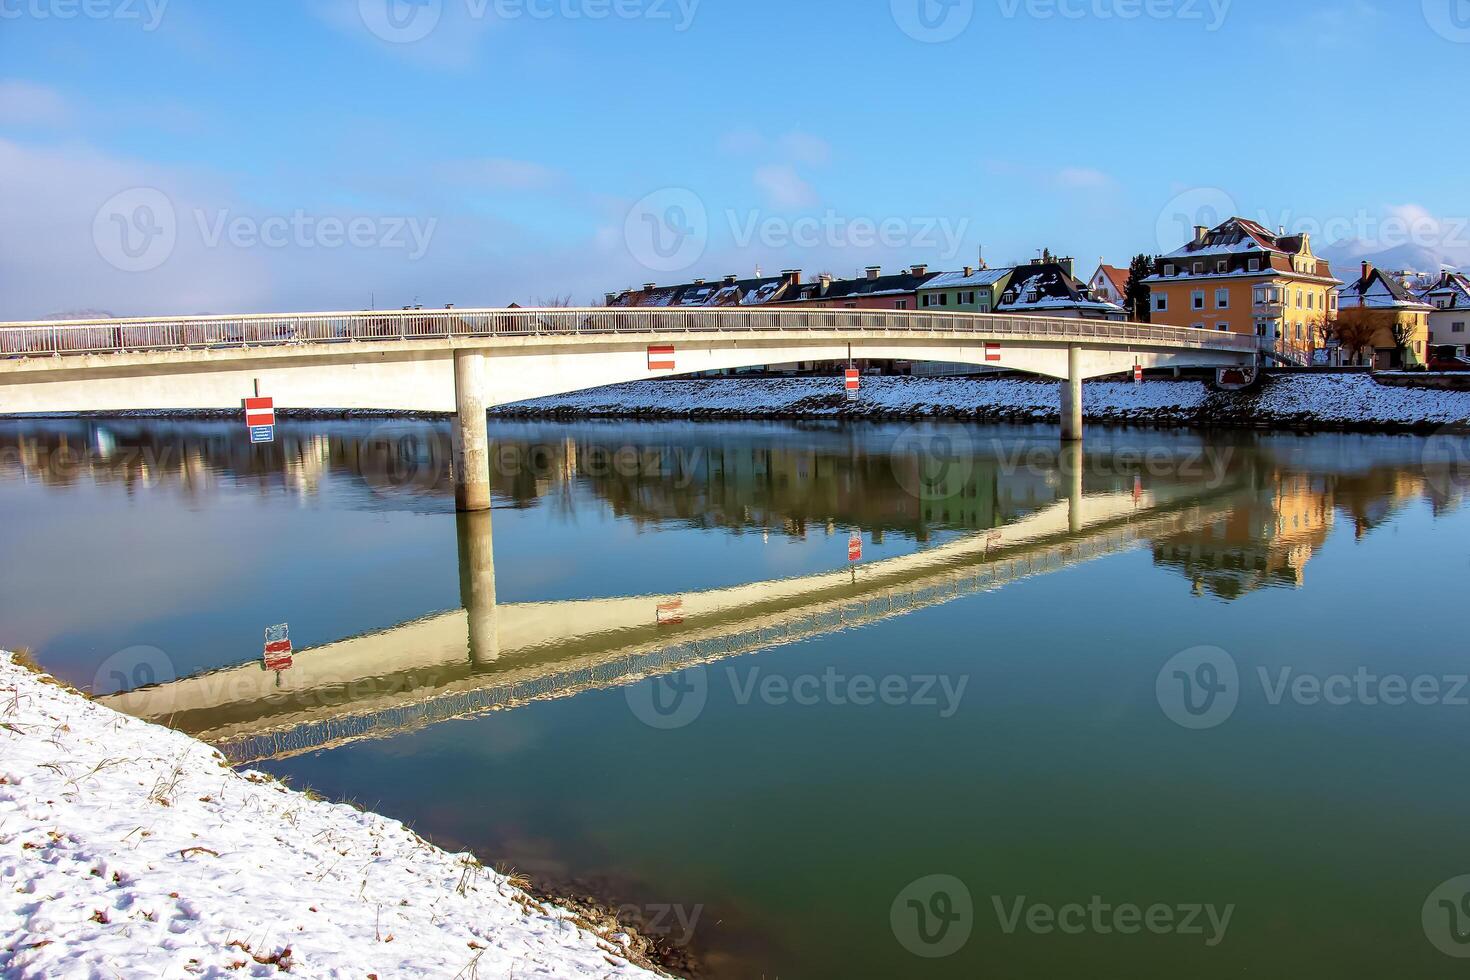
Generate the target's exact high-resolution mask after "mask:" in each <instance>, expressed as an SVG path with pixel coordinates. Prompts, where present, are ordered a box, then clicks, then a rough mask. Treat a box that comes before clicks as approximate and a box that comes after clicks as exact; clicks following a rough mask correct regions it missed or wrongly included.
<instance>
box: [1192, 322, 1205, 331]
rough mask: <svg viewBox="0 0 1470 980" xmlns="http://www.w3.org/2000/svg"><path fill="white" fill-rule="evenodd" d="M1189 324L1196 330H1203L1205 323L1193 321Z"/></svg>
mask: <svg viewBox="0 0 1470 980" xmlns="http://www.w3.org/2000/svg"><path fill="white" fill-rule="evenodd" d="M1190 326H1192V327H1193V328H1194V329H1196V330H1203V329H1204V328H1205V325H1204V324H1203V323H1193V324H1190Z"/></svg>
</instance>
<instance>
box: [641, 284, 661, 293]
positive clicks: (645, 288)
mask: <svg viewBox="0 0 1470 980" xmlns="http://www.w3.org/2000/svg"><path fill="white" fill-rule="evenodd" d="M657 288H658V283H656V282H645V283H644V284H643V291H644V292H645V293H651V292H653V291H654V290H655V289H657Z"/></svg>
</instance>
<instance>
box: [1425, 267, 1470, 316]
mask: <svg viewBox="0 0 1470 980" xmlns="http://www.w3.org/2000/svg"><path fill="white" fill-rule="evenodd" d="M1419 298H1420V299H1422V300H1424V301H1425V302H1427V303H1428V304H1429V305H1430V306H1433V307H1434V308H1435V309H1445V310H1470V277H1466V276H1465V275H1463V274H1462V273H1459V272H1446V273H1444V274H1443V275H1441V276H1440V277H1439V281H1438V282H1437V283H1435V284H1434V285H1433V286H1431V287H1429V288H1428V289H1427V290H1425V291H1424V292H1423V293H1421V294H1420V296H1419ZM1440 300H1448V301H1449V302H1448V303H1447V304H1445V305H1444V306H1441V305H1440V303H1439V301H1440Z"/></svg>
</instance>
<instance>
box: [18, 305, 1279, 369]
mask: <svg viewBox="0 0 1470 980" xmlns="http://www.w3.org/2000/svg"><path fill="white" fill-rule="evenodd" d="M831 330H864V331H874V332H880V333H885V332H892V333H928V334H934V333H944V334H954V333H962V334H963V333H972V334H975V335H977V337H978V336H983V337H1017V338H1024V339H1030V340H1042V341H1047V340H1049V341H1063V340H1066V341H1080V342H1087V341H1092V342H1100V343H1120V342H1121V343H1127V342H1139V343H1146V344H1159V345H1167V346H1171V347H1183V348H1192V349H1198V350H1221V351H1235V352H1241V353H1249V352H1254V351H1255V350H1256V338H1255V337H1253V336H1243V335H1238V334H1231V333H1219V332H1205V331H1202V330H1197V329H1190V328H1187V327H1167V326H1158V325H1153V324H1147V323H1122V322H1118V321H1110V320H1085V319H1061V318H1052V317H1033V316H999V315H995V314H986V313H931V312H922V313H921V312H909V311H904V310H832V309H779V310H776V309H703V308H701V309H689V310H649V309H632V310H619V309H603V308H594V309H544V310H384V311H376V312H353V313H280V314H276V313H270V314H251V315H246V316H196V317H164V318H152V319H113V320H72V321H35V322H21V323H0V355H3V356H11V357H15V356H29V355H59V354H102V353H116V352H121V351H145V350H173V349H211V348H219V347H264V346H277V345H291V344H329V343H349V342H352V341H373V342H383V341H395V340H396V341H408V340H444V339H455V338H476V337H486V338H490V337H527V336H557V335H605V334H700V333H723V332H770V331H790V332H793V333H800V332H815V331H831Z"/></svg>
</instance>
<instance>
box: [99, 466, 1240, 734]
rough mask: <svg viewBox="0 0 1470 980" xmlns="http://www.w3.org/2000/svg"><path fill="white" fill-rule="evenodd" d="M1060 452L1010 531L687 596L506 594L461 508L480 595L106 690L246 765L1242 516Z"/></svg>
mask: <svg viewBox="0 0 1470 980" xmlns="http://www.w3.org/2000/svg"><path fill="white" fill-rule="evenodd" d="M1060 453H1061V457H1060V459H1059V460H1058V463H1059V465H1058V474H1057V475H1058V476H1060V477H1061V478H1062V479H1063V481H1064V486H1065V488H1066V491H1067V492H1066V496H1065V497H1064V498H1063V499H1061V500H1058V501H1057V502H1055V503H1053V504H1051V505H1049V506H1045V507H1043V508H1041V509H1039V510H1036V511H1034V512H1033V513H1030V514H1028V515H1027V516H1025V517H1022V518H1020V519H1018V520H1015V521H1014V522H1012V523H1010V524H1007V525H1005V526H1003V527H999V528H994V529H990V530H985V531H980V532H976V533H973V534H970V535H968V536H965V537H962V538H960V539H959V540H956V541H952V542H949V543H946V544H942V545H938V546H935V547H931V548H928V549H924V550H921V551H918V552H916V553H914V554H909V555H904V556H901V557H896V558H889V559H885V560H882V561H877V562H872V563H869V564H858V565H855V566H852V567H847V568H841V569H835V570H833V571H830V572H824V573H819V574H813V575H807V576H802V577H798V578H790V579H778V580H772V581H763V582H754V583H749V584H744V585H738V586H734V587H727V588H719V589H712V590H708V591H702V592H693V593H688V594H683V595H644V596H630V597H623V598H609V599H585V600H574V601H562V602H529V603H499V602H497V601H496V591H495V561H494V548H493V530H492V517H491V514H490V513H489V512H484V513H478V514H461V515H458V518H457V520H458V523H457V528H458V535H459V542H458V555H459V564H460V593H461V598H462V603H463V608H461V609H458V610H454V611H450V612H445V613H442V614H438V615H434V616H430V617H427V618H424V619H420V620H416V621H413V622H408V623H404V624H401V625H399V626H395V627H393V628H390V629H386V630H380V631H376V632H373V633H369V634H366V635H363V636H357V637H352V638H350V639H345V640H341V641H339V642H336V643H331V644H328V645H325V646H321V647H318V648H315V649H308V650H302V651H300V652H298V654H297V656H296V658H295V662H294V665H293V666H292V668H291V669H290V670H288V671H283V672H279V673H276V672H271V671H268V670H266V669H265V668H264V666H263V664H261V663H259V662H252V663H248V664H243V665H240V666H237V667H233V668H227V669H224V670H218V671H213V672H209V673H206V674H201V675H197V676H194V677H188V678H183V679H181V680H177V681H173V682H170V683H168V684H164V685H159V686H155V687H150V688H144V689H141V690H137V691H131V692H124V693H120V694H116V695H111V696H109V697H107V698H104V699H103V700H104V701H105V702H106V703H109V704H111V705H112V706H114V707H116V708H119V709H120V710H123V711H125V712H128V713H130V714H134V715H137V716H140V717H143V718H147V719H149V720H154V721H159V722H165V723H168V724H171V725H173V726H175V727H177V728H180V729H182V730H184V731H188V732H190V733H192V734H195V735H197V736H199V737H201V738H203V739H205V740H206V741H209V742H212V743H214V744H216V745H218V746H219V747H220V748H221V750H222V751H223V752H224V753H225V755H226V756H227V757H228V758H229V759H230V760H231V761H232V762H235V763H248V762H255V761H260V760H264V759H270V758H281V757H284V756H290V755H294V754H297V753H301V752H307V751H316V750H319V749H324V748H330V747H332V746H335V745H340V744H343V743H346V742H350V741H353V740H356V739H360V738H367V737H381V736H386V735H391V734H397V733H400V732H404V731H409V730H414V729H417V728H422V727H424V726H427V725H432V724H435V723H437V722H441V721H445V720H448V719H452V718H457V717H463V716H466V715H471V714H474V713H476V712H481V711H488V710H499V709H507V708H512V707H515V706H517V705H521V704H525V703H527V702H530V701H536V700H543V699H549V698H559V697H566V696H569V695H572V694H576V693H578V692H580V691H584V690H589V689H595V688H606V687H614V686H620V685H625V684H629V683H634V682H637V681H639V680H642V679H644V678H647V677H650V676H655V675H660V674H666V673H670V672H674V671H678V670H682V669H684V668H687V667H691V666H694V665H698V664H707V663H710V662H713V661H716V660H720V659H723V658H726V657H733V656H738V655H742V654H749V653H753V652H756V651H760V650H765V649H769V648H772V647H777V646H781V645H783V644H788V643H793V642H796V641H799V640H803V639H807V638H809V637H816V636H821V635H824V634H828V633H832V632H836V631H839V630H844V629H852V628H857V627H860V626H863V625H866V624H869V623H873V622H877V621H879V620H882V619H887V618H889V617H893V616H900V615H904V614H906V613H909V612H913V611H915V610H918V609H923V608H925V607H928V606H932V605H935V604H938V603H943V602H948V601H950V600H952V599H955V598H958V597H961V596H965V595H970V594H973V593H976V592H983V591H989V590H995V589H999V588H1002V587H1004V586H1006V585H1008V584H1010V583H1012V582H1015V581H1018V580H1020V579H1024V578H1027V577H1031V576H1035V575H1045V574H1049V573H1051V572H1055V571H1059V570H1061V569H1064V568H1067V567H1068V566H1071V565H1073V564H1076V563H1078V562H1084V561H1089V560H1091V559H1094V558H1100V557H1103V556H1106V555H1111V554H1116V553H1118V552H1120V551H1124V550H1129V549H1133V548H1135V547H1137V546H1139V545H1140V543H1142V542H1146V541H1148V540H1152V539H1155V538H1161V537H1170V536H1178V535H1185V534H1188V533H1190V532H1191V531H1194V530H1197V529H1199V528H1201V527H1204V526H1207V525H1208V524H1210V523H1211V522H1214V521H1218V520H1220V519H1222V518H1223V517H1225V516H1228V514H1229V512H1230V507H1231V504H1230V502H1229V500H1230V498H1231V497H1232V496H1234V495H1235V494H1236V493H1237V492H1238V491H1239V489H1240V486H1239V484H1231V485H1225V486H1221V487H1218V488H1214V489H1212V490H1211V491H1210V492H1209V493H1207V494H1204V495H1199V494H1197V493H1191V492H1188V491H1187V488H1184V487H1177V488H1170V489H1168V490H1164V491H1149V492H1142V491H1138V490H1135V491H1133V492H1128V493H1119V492H1110V493H1103V494H1096V495H1084V494H1083V479H1082V478H1083V473H1084V470H1085V469H1086V462H1085V459H1084V457H1083V450H1082V448H1081V447H1080V446H1070V447H1063V448H1062V449H1061V450H1060ZM661 609H663V610H664V614H663V615H661V614H660V610H661ZM675 611H676V612H675Z"/></svg>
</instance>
